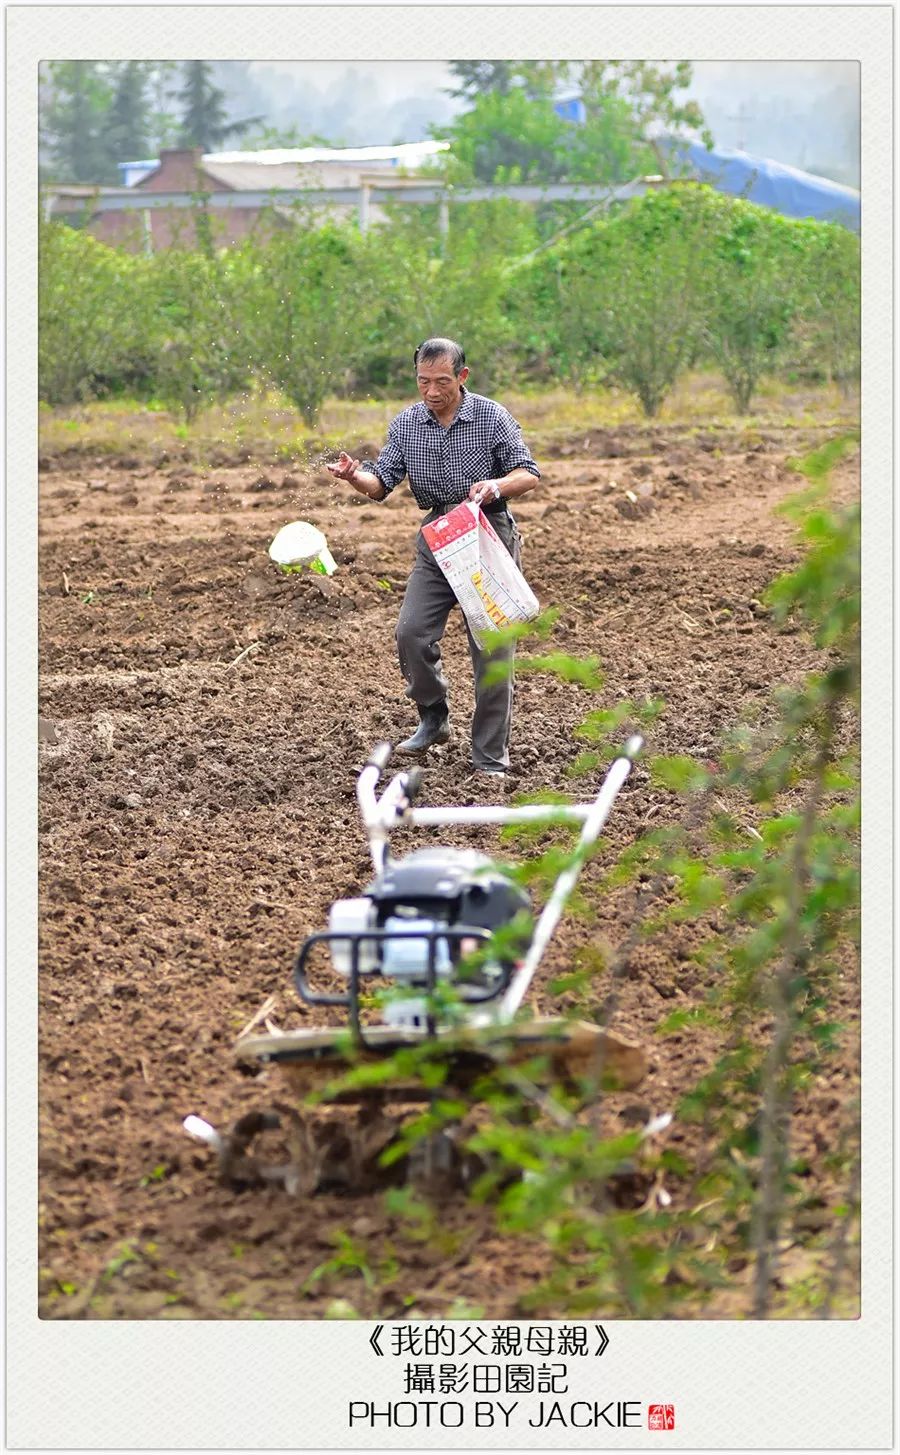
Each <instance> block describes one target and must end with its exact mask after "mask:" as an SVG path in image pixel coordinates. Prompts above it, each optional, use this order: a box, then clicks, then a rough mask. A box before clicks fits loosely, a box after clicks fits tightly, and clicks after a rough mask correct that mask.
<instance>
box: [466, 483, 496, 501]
mask: <svg viewBox="0 0 900 1455" xmlns="http://www.w3.org/2000/svg"><path fill="white" fill-rule="evenodd" d="M469 499H470V500H471V501H472V502H473V504H475V505H488V504H490V502H491V501H493V500H499V499H500V486H499V484H498V482H497V481H496V480H476V481H475V484H474V485H473V486H472V488H471V489H470V491H469Z"/></svg>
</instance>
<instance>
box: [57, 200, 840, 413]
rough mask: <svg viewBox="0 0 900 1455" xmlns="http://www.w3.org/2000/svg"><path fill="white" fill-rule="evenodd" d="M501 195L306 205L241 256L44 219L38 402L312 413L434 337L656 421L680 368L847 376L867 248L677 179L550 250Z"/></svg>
mask: <svg viewBox="0 0 900 1455" xmlns="http://www.w3.org/2000/svg"><path fill="white" fill-rule="evenodd" d="M545 222H546V218H544V219H543V220H542V219H541V218H540V217H539V216H537V215H536V214H535V212H534V211H533V210H532V209H531V208H530V207H527V206H525V205H524V204H520V203H515V202H511V201H509V200H508V199H498V200H496V201H493V202H485V203H459V204H454V205H453V206H452V207H451V209H450V227H449V233H448V234H447V235H446V236H443V235H442V233H441V229H440V226H439V217H438V210H437V208H436V207H433V208H421V207H411V206H409V205H403V204H402V203H396V204H393V205H392V206H391V208H390V209H389V211H388V216H387V220H386V221H384V222H381V223H378V224H376V225H375V226H373V227H372V228H371V229H370V230H369V231H368V232H367V233H366V234H365V236H361V235H360V234H359V233H358V231H357V229H356V227H355V225H353V224H343V223H342V224H337V223H334V222H329V223H326V224H324V225H322V224H321V220H320V218H318V217H317V216H316V215H315V214H314V213H312V212H310V211H308V210H305V209H303V208H297V209H293V211H292V213H291V215H289V216H288V215H285V214H284V213H283V212H280V213H279V214H278V215H277V216H276V215H275V214H274V213H273V214H272V215H271V218H270V219H269V220H268V223H270V224H271V225H268V223H267V224H266V225H263V226H261V227H260V228H258V229H257V231H256V233H255V234H254V235H253V236H252V237H250V238H248V239H247V240H246V241H245V242H244V243H242V244H241V245H240V246H238V247H236V248H233V249H230V250H229V249H219V250H216V249H215V247H214V246H213V239H212V236H211V235H210V236H208V237H205V240H204V236H205V235H204V236H201V239H200V244H201V245H200V246H199V247H198V248H196V249H194V250H191V249H189V248H186V247H185V248H177V249H174V248H173V249H171V250H169V251H167V252H163V253H159V254H156V255H155V256H152V257H143V256H132V255H130V254H127V253H125V252H119V251H116V250H114V249H111V248H108V247H105V246H103V245H102V244H100V243H98V242H96V241H95V240H94V239H93V238H92V237H90V236H89V235H88V234H87V233H85V232H77V231H75V230H73V229H71V228H68V227H66V226H64V225H62V224H59V223H50V224H47V223H42V224H41V233H40V388H41V398H42V399H44V400H46V401H47V402H48V403H53V404H65V403H71V402H73V401H75V400H78V399H83V398H87V397H90V396H97V395H102V394H116V393H125V392H128V393H132V394H137V395H138V396H141V395H144V396H147V395H151V394H152V395H155V396H156V397H159V398H162V399H165V400H166V401H167V402H168V403H170V404H171V405H172V406H173V407H175V408H177V409H179V410H181V411H183V412H184V413H185V415H186V416H187V417H188V418H190V417H193V415H194V414H195V413H196V412H197V410H198V409H199V408H201V407H203V405H204V404H206V403H208V402H210V401H211V400H213V399H215V398H219V397H224V396H227V395H228V394H229V393H235V392H237V391H240V390H243V389H246V388H247V387H248V386H249V385H250V384H251V383H252V381H253V380H258V381H259V382H261V383H263V384H266V385H270V386H275V387H276V388H278V389H279V390H280V391H282V392H283V393H284V395H285V396H286V397H287V398H288V399H289V400H290V401H291V402H292V403H293V405H294V406H295V407H296V408H297V409H298V411H299V412H300V413H301V414H302V415H303V417H304V419H305V420H306V421H307V422H308V423H313V422H314V421H315V419H316V417H317V415H318V412H319V409H320V406H321V403H322V401H323V399H324V398H325V396H326V395H327V394H328V393H333V392H339V393H353V392H360V391H365V392H370V391H372V390H378V389H384V390H387V391H395V392H396V391H398V390H399V391H404V392H405V391H406V390H407V389H408V387H409V380H410V373H411V366H412V357H411V356H412V352H413V350H414V348H415V346H416V344H417V343H419V342H420V341H421V340H422V339H424V338H426V337H428V336H429V335H433V334H441V335H448V336H450V337H455V338H458V339H460V341H461V342H462V343H463V344H464V346H465V348H466V350H467V354H468V358H469V362H470V364H471V365H472V366H473V367H474V370H475V372H474V374H473V376H472V385H473V388H475V389H476V390H478V391H479V392H487V393H489V392H492V391H494V390H496V389H499V388H502V387H504V386H505V385H508V384H509V383H510V382H511V381H515V382H516V383H522V382H535V383H547V382H549V381H561V380H562V381H566V382H568V383H570V384H572V385H574V386H575V387H576V388H581V387H586V386H591V385H595V384H597V383H599V382H601V381H607V382H610V383H615V384H618V385H619V386H620V387H622V388H623V389H625V390H627V391H629V392H631V393H633V394H634V395H635V396H636V397H637V398H638V399H639V400H640V401H641V404H642V406H643V408H644V410H645V412H646V413H647V414H648V415H650V416H652V415H654V414H656V413H657V412H658V410H659V408H660V406H661V405H662V403H663V401H664V400H665V398H666V395H667V394H668V393H669V392H670V390H671V389H672V388H673V386H674V385H675V383H676V382H677V380H678V378H679V377H680V375H681V374H682V373H683V372H684V371H685V370H686V369H689V368H693V367H695V366H696V365H698V364H703V363H709V364H714V365H716V366H717V367H718V369H719V370H721V372H722V374H723V376H724V378H725V380H726V382H727V384H728V387H729V389H730V391H731V393H732V396H733V398H734V401H735V406H736V408H737V409H738V410H739V411H741V412H745V411H746V410H748V409H749V408H750V406H751V403H752V399H753V396H754V392H755V391H756V390H757V388H758V385H759V382H760V378H761V377H762V375H763V374H771V373H774V372H777V371H779V370H780V371H782V372H785V373H788V374H790V373H793V374H794V375H796V374H797V373H801V374H803V375H805V376H806V377H818V378H829V379H832V380H835V381H837V382H838V383H839V384H840V385H841V386H842V387H845V386H847V385H849V384H850V383H852V381H853V380H854V378H855V377H856V375H857V373H858V368H859V241H858V239H857V238H856V237H855V236H854V235H853V234H852V233H849V232H847V231H846V230H845V229H843V228H840V227H837V226H835V225H832V224H828V223H813V222H797V221H792V220H789V219H787V218H783V217H780V216H778V215H777V214H776V213H773V212H770V211H768V210H767V209H765V208H761V207H756V206H754V205H753V204H751V203H748V202H744V201H742V200H740V199H734V198H728V197H723V196H721V195H720V194H718V193H715V192H713V191H712V190H711V189H710V188H708V187H697V186H694V185H693V184H690V185H688V184H675V185H673V186H671V187H668V188H665V189H661V190H659V191H655V192H648V193H647V195H646V196H644V197H642V198H640V199H636V200H634V201H633V202H631V203H630V204H628V205H627V206H625V207H624V208H622V209H621V211H620V212H619V213H618V214H617V215H613V216H608V217H604V218H603V219H602V220H599V221H596V220H595V221H593V222H589V223H586V224H585V225H584V226H580V227H579V226H576V227H574V229H573V227H572V225H571V223H568V224H567V226H566V228H564V229H562V232H561V235H560V236H559V237H557V239H556V240H555V241H553V240H551V241H549V242H541V229H542V227H543V226H544V223H545Z"/></svg>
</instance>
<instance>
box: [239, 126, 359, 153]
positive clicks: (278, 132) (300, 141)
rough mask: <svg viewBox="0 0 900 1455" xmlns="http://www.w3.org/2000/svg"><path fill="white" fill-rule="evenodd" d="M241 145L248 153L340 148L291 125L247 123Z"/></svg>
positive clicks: (322, 137) (339, 143)
mask: <svg viewBox="0 0 900 1455" xmlns="http://www.w3.org/2000/svg"><path fill="white" fill-rule="evenodd" d="M241 140H242V143H243V145H244V146H245V147H246V148H247V150H248V151H260V152H263V151H269V150H273V151H274V150H279V149H281V148H289V149H292V150H293V149H297V150H300V149H301V148H303V147H334V146H341V145H342V143H341V142H339V141H329V140H328V138H327V137H325V136H320V135H319V133H318V132H306V131H304V130H303V128H302V127H299V126H297V125H296V124H294V123H291V125H290V126H268V125H264V126H259V127H256V126H251V125H250V123H249V122H248V130H247V132H246V134H245V135H244V136H243V137H242V138H241Z"/></svg>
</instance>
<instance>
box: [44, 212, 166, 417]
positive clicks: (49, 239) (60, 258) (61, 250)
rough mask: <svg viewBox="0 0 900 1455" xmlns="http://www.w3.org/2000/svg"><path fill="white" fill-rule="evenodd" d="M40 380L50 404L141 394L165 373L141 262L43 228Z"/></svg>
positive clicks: (56, 225)
mask: <svg viewBox="0 0 900 1455" xmlns="http://www.w3.org/2000/svg"><path fill="white" fill-rule="evenodd" d="M38 280H39V283H38V379H39V388H40V397H41V398H42V399H43V400H45V401H46V402H47V403H48V404H74V403H76V402H79V401H82V400H85V399H88V398H96V397H98V396H102V395H107V394H119V393H125V392H134V391H135V389H136V388H139V387H140V385H141V384H142V383H143V382H144V381H145V380H148V379H149V378H150V377H151V376H152V374H153V372H154V370H155V369H156V367H157V359H156V356H155V351H154V347H153V343H152V339H151V337H150V330H149V324H150V319H151V315H152V309H151V307H150V306H149V300H148V297H147V292H146V286H145V282H146V280H145V275H144V270H143V268H142V266H141V260H140V259H136V258H133V257H132V256H131V255H130V254H128V253H124V252H118V251H117V250H116V249H114V248H109V247H106V246H104V244H103V243H100V242H97V240H96V239H95V238H93V237H91V236H90V235H89V234H88V233H85V232H81V231H78V230H76V229H74V228H71V227H67V226H66V225H65V223H61V222H44V221H41V223H40V224H39V232H38Z"/></svg>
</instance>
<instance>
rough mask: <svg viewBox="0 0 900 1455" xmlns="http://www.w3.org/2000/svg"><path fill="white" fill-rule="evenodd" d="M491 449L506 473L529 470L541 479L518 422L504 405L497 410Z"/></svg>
mask: <svg viewBox="0 0 900 1455" xmlns="http://www.w3.org/2000/svg"><path fill="white" fill-rule="evenodd" d="M491 450H492V452H493V455H494V458H495V459H496V461H497V464H498V465H499V466H500V468H501V470H502V472H503V474H504V475H509V474H511V473H512V471H513V470H528V471H529V473H530V474H532V475H537V477H538V479H539V480H540V478H541V472H540V470H539V469H538V467H537V465H536V464H535V463H534V460H533V459H532V457H531V451H530V450H529V448H528V446H527V445H526V443H525V441H524V439H523V438H522V431H521V429H520V428H519V425H518V422H517V421H516V420H515V419H513V417H512V415H511V414H510V412H509V410H508V409H504V408H503V406H502V405H501V406H499V407H498V410H497V422H496V425H495V426H494V437H493V439H492V440H491Z"/></svg>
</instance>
